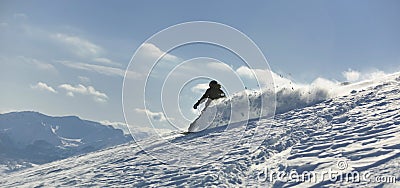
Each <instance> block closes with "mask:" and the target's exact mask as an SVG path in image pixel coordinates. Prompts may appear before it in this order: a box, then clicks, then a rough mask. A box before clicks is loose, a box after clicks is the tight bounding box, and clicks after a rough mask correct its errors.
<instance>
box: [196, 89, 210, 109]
mask: <svg viewBox="0 0 400 188" xmlns="http://www.w3.org/2000/svg"><path fill="white" fill-rule="evenodd" d="M209 92H210V89H207V91H206V92H205V93H204V95H203V96H201V98H200V99H199V100H198V101H197V102H196V104H194V106H193V108H194V109H197V106H199V105H200V104H201V103H203V102H204V99H207V98H208V97H209Z"/></svg>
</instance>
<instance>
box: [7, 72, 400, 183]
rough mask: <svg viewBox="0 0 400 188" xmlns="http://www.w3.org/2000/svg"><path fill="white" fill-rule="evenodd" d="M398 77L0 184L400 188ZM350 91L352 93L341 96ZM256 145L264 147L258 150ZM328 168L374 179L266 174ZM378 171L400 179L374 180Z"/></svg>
mask: <svg viewBox="0 0 400 188" xmlns="http://www.w3.org/2000/svg"><path fill="white" fill-rule="evenodd" d="M399 82H400V74H394V75H391V76H389V77H386V78H382V79H379V80H373V81H367V82H362V83H357V84H350V85H346V86H343V87H340V89H341V90H343V91H340V92H339V91H337V90H335V92H334V93H335V94H336V95H337V97H334V98H332V99H329V97H328V98H325V99H321V100H322V101H316V102H315V103H309V104H306V105H305V106H303V107H302V108H297V109H293V110H289V111H287V112H285V111H284V110H283V111H282V113H278V114H277V115H275V116H274V117H273V118H261V119H253V120H249V121H248V122H246V127H245V128H243V126H241V122H238V123H237V124H238V125H234V126H232V127H231V128H230V129H226V127H224V126H222V127H215V128H211V129H207V130H205V131H202V132H198V133H193V134H189V135H180V134H177V133H170V134H168V135H163V136H162V137H158V136H153V137H150V138H147V139H144V140H142V141H140V142H138V143H133V142H132V143H129V144H124V145H120V146H116V147H113V148H109V149H105V150H102V151H99V152H92V153H89V154H86V155H82V156H75V157H71V158H68V159H64V160H60V161H55V162H52V163H48V164H44V165H39V166H36V167H32V168H29V169H26V170H23V171H19V172H15V173H12V174H9V175H7V176H6V177H4V178H2V179H0V186H2V187H16V186H26V187H36V186H52V187H53V186H67V187H70V186H99V187H101V186H125V187H141V186H146V187H168V186H188V187H204V186H227V187H237V186H242V187H244V186H252V187H258V186H263V185H266V186H272V187H292V186H298V187H357V186H358V187H376V186H382V187H398V186H400V184H399V183H398V181H399V178H400V168H399V162H400V158H399V156H400V134H399V133H400V108H399V107H400V83H399ZM345 90H347V91H350V92H348V94H346V95H341V94H343V93H347V92H345ZM338 93H340V94H338ZM328 94H329V95H332V94H331V93H328ZM282 107H284V105H282ZM299 107H301V106H299ZM277 110H279V105H278V107H277ZM254 132H257V133H262V135H264V137H261V136H259V135H260V134H258V136H254V135H255V134H254ZM232 143H233V144H232ZM253 143H261V145H259V147H257V148H256V149H254V145H252V144H253ZM149 154H152V156H150V155H149ZM155 156H156V157H157V158H158V159H156V158H154V157H155ZM329 170H331V171H335V172H339V173H341V174H347V173H351V172H358V173H360V174H369V175H370V176H369V178H370V179H369V180H371V181H370V182H368V181H359V182H354V181H353V182H352V180H354V179H352V178H351V177H350V178H343V179H341V180H339V178H338V177H339V175H338V174H336V175H334V176H333V177H334V178H336V180H332V178H331V179H329V178H325V179H318V181H315V182H314V181H299V182H296V181H292V179H289V180H288V179H277V178H275V179H269V178H268V177H269V176H268V175H269V174H268V172H279V173H290V172H293V171H295V172H297V173H300V174H301V173H302V172H311V171H313V172H316V173H317V174H318V173H322V174H323V172H327V171H329ZM264 177H266V178H264ZM295 177H296V176H295ZM341 177H343V176H341ZM376 177H387V178H389V177H395V178H396V179H397V182H396V183H382V182H377V179H374V178H376ZM292 178H293V177H292ZM317 178H319V177H317Z"/></svg>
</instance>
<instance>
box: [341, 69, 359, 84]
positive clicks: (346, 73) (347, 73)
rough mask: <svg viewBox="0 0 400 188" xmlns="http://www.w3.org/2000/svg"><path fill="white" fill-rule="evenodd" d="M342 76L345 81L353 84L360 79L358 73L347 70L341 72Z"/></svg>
mask: <svg viewBox="0 0 400 188" xmlns="http://www.w3.org/2000/svg"><path fill="white" fill-rule="evenodd" d="M342 75H343V76H344V77H345V78H346V80H347V81H349V82H354V81H357V80H359V79H360V75H361V74H360V72H358V71H354V70H351V69H349V70H347V71H344V72H342Z"/></svg>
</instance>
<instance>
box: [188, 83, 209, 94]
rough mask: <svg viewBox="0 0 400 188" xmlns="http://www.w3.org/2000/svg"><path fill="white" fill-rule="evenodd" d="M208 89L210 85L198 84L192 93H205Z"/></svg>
mask: <svg viewBox="0 0 400 188" xmlns="http://www.w3.org/2000/svg"><path fill="white" fill-rule="evenodd" d="M207 89H208V83H205V84H197V85H195V86H194V87H192V89H191V90H192V92H195V93H204V92H205V91H206V90H207Z"/></svg>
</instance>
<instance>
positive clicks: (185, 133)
mask: <svg viewBox="0 0 400 188" xmlns="http://www.w3.org/2000/svg"><path fill="white" fill-rule="evenodd" d="M192 133H195V132H180V133H179V134H183V135H188V134H192Z"/></svg>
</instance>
